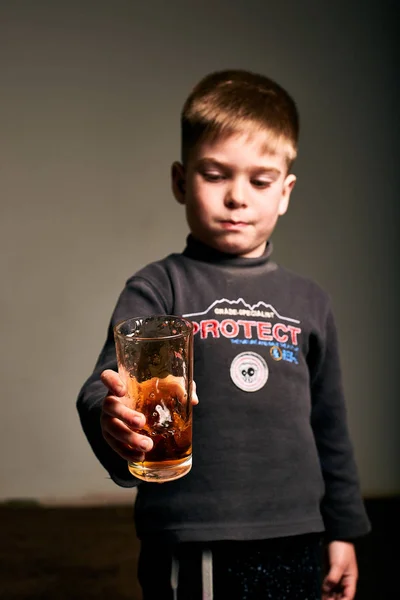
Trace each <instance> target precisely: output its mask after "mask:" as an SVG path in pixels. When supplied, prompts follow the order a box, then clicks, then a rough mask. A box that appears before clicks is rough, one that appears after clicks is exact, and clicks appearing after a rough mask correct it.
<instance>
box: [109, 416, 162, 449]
mask: <svg viewBox="0 0 400 600" xmlns="http://www.w3.org/2000/svg"><path fill="white" fill-rule="evenodd" d="M101 428H102V431H103V435H104V434H105V437H106V439H107V441H108V442H109V439H110V438H111V439H112V440H113V442H114V443H119V444H122V445H123V446H124V447H125V446H128V448H129V450H130V451H133V452H136V453H139V454H140V453H142V452H148V451H149V450H151V449H152V447H153V441H152V440H151V439H150V438H149V437H147V436H145V435H141V434H140V433H137V432H135V431H132V430H131V429H129V427H127V426H126V425H125V423H123V422H122V421H120V420H119V419H116V418H115V417H110V416H109V415H103V416H102V419H101Z"/></svg>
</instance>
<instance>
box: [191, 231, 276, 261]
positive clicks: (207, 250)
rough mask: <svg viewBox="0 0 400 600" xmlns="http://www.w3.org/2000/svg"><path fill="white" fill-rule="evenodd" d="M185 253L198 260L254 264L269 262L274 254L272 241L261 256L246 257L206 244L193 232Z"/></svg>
mask: <svg viewBox="0 0 400 600" xmlns="http://www.w3.org/2000/svg"><path fill="white" fill-rule="evenodd" d="M183 254H184V255H185V256H189V257H190V258H196V259H197V260H202V261H204V262H214V263H219V264H222V263H223V264H230V265H240V266H252V265H258V264H264V263H266V262H268V260H269V258H270V256H271V254H272V242H271V241H268V242H267V244H266V246H265V250H264V252H263V254H262V255H261V256H257V257H254V258H245V257H243V256H237V255H235V254H229V253H226V252H221V251H220V250H216V249H215V248H213V247H212V246H209V245H208V244H205V243H204V242H201V241H200V240H198V239H197V238H195V237H194V236H193V234H189V235H188V237H187V239H186V248H185V250H184V252H183Z"/></svg>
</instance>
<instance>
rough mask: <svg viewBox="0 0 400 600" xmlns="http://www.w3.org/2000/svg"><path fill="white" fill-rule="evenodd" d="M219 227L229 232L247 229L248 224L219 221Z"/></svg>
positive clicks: (230, 220)
mask: <svg viewBox="0 0 400 600" xmlns="http://www.w3.org/2000/svg"><path fill="white" fill-rule="evenodd" d="M220 225H221V226H222V227H223V228H224V229H229V230H232V231H234V230H237V229H243V228H244V227H247V226H248V225H249V224H248V223H246V222H245V221H233V220H232V219H229V220H226V221H220Z"/></svg>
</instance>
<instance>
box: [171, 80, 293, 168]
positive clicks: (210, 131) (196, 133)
mask: <svg viewBox="0 0 400 600" xmlns="http://www.w3.org/2000/svg"><path fill="white" fill-rule="evenodd" d="M256 132H265V134H266V137H265V151H268V152H274V151H275V149H276V147H277V146H278V144H279V146H280V147H281V144H282V143H283V144H284V151H285V153H286V159H287V164H288V169H289V168H290V166H291V165H292V163H293V161H294V160H295V158H296V155H297V144H298V137H299V115H298V111H297V107H296V104H295V102H294V100H293V99H292V98H291V96H290V95H289V94H288V93H287V92H286V91H285V90H284V89H283V88H282V87H281V86H280V85H278V84H277V83H276V82H275V81H273V80H272V79H269V78H268V77H265V76H263V75H258V74H256V73H251V72H249V71H243V70H228V71H217V72H215V73H211V74H210V75H207V76H206V77H204V78H203V79H202V80H201V81H200V82H199V83H198V84H197V85H196V86H195V87H194V89H193V90H192V92H191V94H190V95H189V97H188V98H187V100H186V102H185V104H184V106H183V109H182V113H181V134H182V139H181V143H182V162H183V164H186V163H187V160H188V158H189V155H190V152H191V150H192V149H193V148H194V147H195V146H196V145H197V144H198V143H199V142H201V141H203V140H205V139H207V140H214V139H216V138H217V137H221V136H222V137H224V136H229V135H232V134H235V133H238V134H241V133H244V134H249V135H251V134H254V133H256Z"/></svg>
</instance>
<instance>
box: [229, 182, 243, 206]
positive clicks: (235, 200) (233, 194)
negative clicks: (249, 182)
mask: <svg viewBox="0 0 400 600" xmlns="http://www.w3.org/2000/svg"><path fill="white" fill-rule="evenodd" d="M246 204H247V202H246V197H245V192H244V189H243V186H242V185H241V184H240V183H233V184H232V185H231V186H230V188H229V189H228V190H227V192H226V196H225V206H227V207H228V208H240V207H241V206H246Z"/></svg>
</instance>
